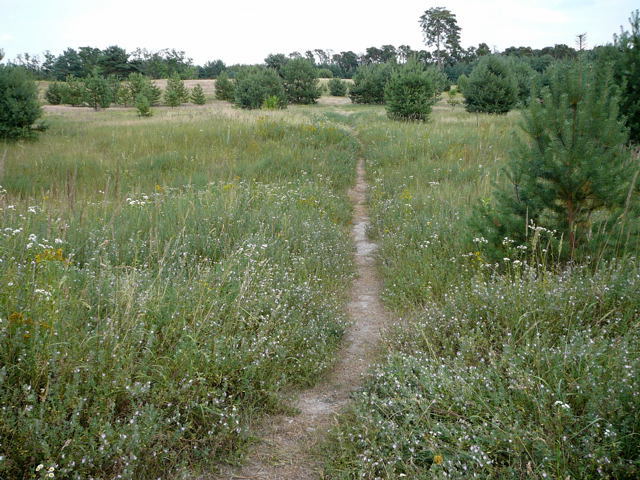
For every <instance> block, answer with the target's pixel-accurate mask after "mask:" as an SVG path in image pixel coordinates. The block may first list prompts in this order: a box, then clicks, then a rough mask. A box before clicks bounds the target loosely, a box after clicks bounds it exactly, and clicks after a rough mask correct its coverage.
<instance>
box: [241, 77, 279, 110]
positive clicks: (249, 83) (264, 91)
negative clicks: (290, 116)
mask: <svg viewBox="0 0 640 480" xmlns="http://www.w3.org/2000/svg"><path fill="white" fill-rule="evenodd" d="M269 97H276V98H277V99H278V105H279V107H280V108H285V107H286V105H287V96H286V93H285V91H284V86H283V85H282V79H281V78H280V76H279V75H278V73H277V72H276V71H275V70H274V69H272V68H251V69H247V70H244V71H241V72H239V74H238V77H237V78H236V84H235V104H236V105H237V106H239V107H241V108H247V109H255V108H261V107H262V105H263V103H264V102H265V100H266V99H267V98H269Z"/></svg>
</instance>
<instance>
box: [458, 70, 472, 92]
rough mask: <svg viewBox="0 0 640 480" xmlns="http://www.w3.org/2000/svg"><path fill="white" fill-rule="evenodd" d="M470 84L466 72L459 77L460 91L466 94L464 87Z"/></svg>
mask: <svg viewBox="0 0 640 480" xmlns="http://www.w3.org/2000/svg"><path fill="white" fill-rule="evenodd" d="M468 84H469V77H467V76H466V75H465V74H464V73H463V74H462V75H460V76H459V77H458V90H460V93H462V94H463V95H464V89H465V88H467V85H468Z"/></svg>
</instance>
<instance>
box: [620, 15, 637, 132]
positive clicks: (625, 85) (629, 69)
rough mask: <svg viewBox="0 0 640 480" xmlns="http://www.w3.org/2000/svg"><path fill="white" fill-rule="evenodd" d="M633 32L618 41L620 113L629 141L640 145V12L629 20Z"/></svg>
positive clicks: (621, 36)
mask: <svg viewBox="0 0 640 480" xmlns="http://www.w3.org/2000/svg"><path fill="white" fill-rule="evenodd" d="M629 23H630V24H631V31H630V32H626V31H623V32H622V34H621V35H620V36H619V37H618V38H617V39H616V46H618V48H619V49H620V50H621V52H622V55H621V58H620V62H619V64H618V65H616V68H617V70H618V71H617V72H616V73H617V75H618V76H619V77H620V84H621V85H622V92H621V93H622V94H621V101H620V112H621V113H622V115H623V116H624V118H625V120H626V124H627V126H628V128H629V139H630V140H631V141H632V142H634V143H636V144H638V143H640V10H635V11H634V12H632V14H631V18H629Z"/></svg>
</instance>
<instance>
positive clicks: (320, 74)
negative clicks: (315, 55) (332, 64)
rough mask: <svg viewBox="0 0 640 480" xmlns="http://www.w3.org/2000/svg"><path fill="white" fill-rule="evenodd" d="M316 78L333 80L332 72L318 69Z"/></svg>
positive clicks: (326, 69)
mask: <svg viewBox="0 0 640 480" xmlns="http://www.w3.org/2000/svg"><path fill="white" fill-rule="evenodd" d="M318 78H333V72H332V71H331V70H329V69H328V68H318Z"/></svg>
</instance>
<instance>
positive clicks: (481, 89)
mask: <svg viewBox="0 0 640 480" xmlns="http://www.w3.org/2000/svg"><path fill="white" fill-rule="evenodd" d="M517 88H518V86H517V83H516V79H515V77H514V76H513V74H512V72H511V70H510V69H509V66H508V65H507V63H506V62H505V61H504V60H503V59H501V58H499V57H496V56H493V55H487V56H484V57H482V58H481V59H480V61H479V62H478V65H477V66H476V67H475V68H474V69H473V71H472V72H471V75H470V76H469V80H468V81H467V85H466V86H465V88H464V90H463V93H464V97H465V99H464V102H465V105H466V108H467V111H469V112H483V113H500V114H501V113H507V112H509V110H511V109H512V108H514V107H515V105H516V103H517V101H518V95H517Z"/></svg>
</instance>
